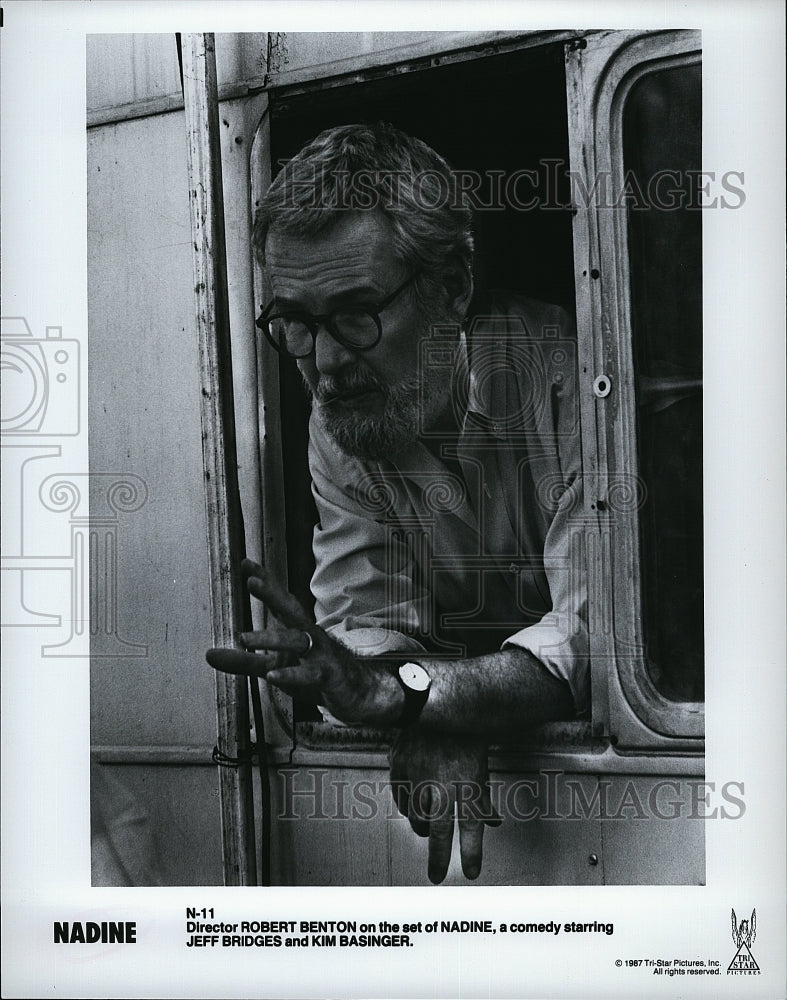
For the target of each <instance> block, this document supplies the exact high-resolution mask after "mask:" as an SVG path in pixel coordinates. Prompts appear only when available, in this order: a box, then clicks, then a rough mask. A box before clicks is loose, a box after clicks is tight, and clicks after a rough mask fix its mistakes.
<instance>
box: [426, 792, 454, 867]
mask: <svg viewBox="0 0 787 1000" xmlns="http://www.w3.org/2000/svg"><path fill="white" fill-rule="evenodd" d="M453 839H454V813H453V810H451V811H450V812H443V813H442V814H441V815H439V816H438V817H437V818H436V819H433V820H432V822H431V823H430V824H429V867H428V868H427V874H428V875H429V881H430V882H433V883H434V884H435V885H437V884H438V883H440V882H442V881H443V879H444V878H445V877H446V875H447V874H448V866H449V865H450V863H451V846H452V843H453Z"/></svg>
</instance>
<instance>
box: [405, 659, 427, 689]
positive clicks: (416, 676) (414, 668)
mask: <svg viewBox="0 0 787 1000" xmlns="http://www.w3.org/2000/svg"><path fill="white" fill-rule="evenodd" d="M399 676H400V677H401V678H402V683H403V684H405V685H406V686H407V687H409V688H410V690H411V691H428V690H429V685H430V684H431V683H432V678H431V677H430V676H429V674H428V673H427V672H426V671H425V670H424V668H423V667H422V666H421V665H420V664H419V663H403V664H402V665H401V666H400V667H399Z"/></svg>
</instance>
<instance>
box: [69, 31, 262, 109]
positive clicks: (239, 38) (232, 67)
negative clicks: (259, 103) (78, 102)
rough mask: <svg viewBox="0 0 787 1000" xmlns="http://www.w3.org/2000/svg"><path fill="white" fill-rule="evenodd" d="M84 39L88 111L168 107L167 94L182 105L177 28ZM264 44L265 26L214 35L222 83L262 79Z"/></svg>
mask: <svg viewBox="0 0 787 1000" xmlns="http://www.w3.org/2000/svg"><path fill="white" fill-rule="evenodd" d="M86 44H87V80H86V85H87V110H88V117H91V116H93V117H94V118H95V117H96V116H97V115H99V113H100V112H106V111H107V110H108V109H117V108H122V107H131V106H135V107H137V109H138V110H139V111H140V112H141V111H142V110H143V109H144V108H145V107H147V108H149V109H158V110H166V109H167V104H166V102H167V100H168V99H169V100H172V101H174V102H175V104H176V105H177V104H178V102H179V106H180V107H182V106H183V98H182V94H181V88H180V73H179V71H178V53H177V47H176V44H175V35H174V34H145V35H142V34H140V35H124V34H114V35H98V34H97V35H88V36H87V39H86ZM266 46H267V35H266V34H265V33H264V32H241V33H237V34H219V35H216V71H217V75H218V83H219V87H220V88H223V87H229V86H232V85H237V84H239V83H246V82H247V81H253V80H255V79H257V80H260V81H261V79H262V76H263V74H264V72H265V69H266V63H265V53H266ZM156 102H158V103H156ZM169 110H171V108H169ZM149 113H150V112H149Z"/></svg>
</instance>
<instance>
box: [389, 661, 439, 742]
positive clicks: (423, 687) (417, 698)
mask: <svg viewBox="0 0 787 1000" xmlns="http://www.w3.org/2000/svg"><path fill="white" fill-rule="evenodd" d="M394 677H396V679H397V680H398V681H399V684H400V685H401V688H402V691H404V708H403V709H402V714H401V715H400V716H399V720H398V722H397V723H396V725H397V726H403V727H404V726H411V725H412V724H413V723H414V722H415V720H416V719H417V718H418V716H419V715H420V714H421V710H422V709H423V707H424V705H425V704H426V699H427V698H428V697H429V689H430V688H431V686H432V678H431V677H430V676H429V674H428V673H427V671H426V670H425V669H424V668H423V667H422V666H421V664H420V663H412V662H410V661H408V662H407V663H400V664H399V665H398V666H397V667H395V668H394Z"/></svg>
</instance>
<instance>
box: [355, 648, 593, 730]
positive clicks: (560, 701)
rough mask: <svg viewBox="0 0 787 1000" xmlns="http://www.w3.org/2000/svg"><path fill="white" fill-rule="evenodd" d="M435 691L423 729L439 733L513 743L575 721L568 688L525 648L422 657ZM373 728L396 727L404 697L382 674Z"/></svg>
mask: <svg viewBox="0 0 787 1000" xmlns="http://www.w3.org/2000/svg"><path fill="white" fill-rule="evenodd" d="M416 659H417V660H418V662H419V663H421V664H422V665H423V666H424V667H425V668H426V669H427V671H428V672H429V674H430V676H431V678H432V686H431V690H430V691H429V698H428V699H427V702H426V704H425V705H424V708H423V711H422V713H421V716H420V718H419V725H420V726H422V727H423V728H425V729H430V730H434V731H435V732H445V733H450V734H452V735H465V736H476V737H486V738H492V737H494V738H497V739H501V740H503V739H512V738H515V737H517V736H519V735H521V734H522V733H523V732H526V731H527V730H528V729H530V728H531V727H533V726H537V725H540V724H541V723H543V722H549V721H552V720H555V719H569V718H572V717H573V715H574V704H573V699H572V697H571V692H570V690H569V687H568V685H567V684H566V683H565V682H564V681H561V680H559V679H558V678H556V677H555V676H554V675H553V674H551V673H550V672H549V671H548V670H547V669H546V667H544V666H543V664H541V663H540V662H539V661H538V660H537V659H536V658H535V657H534V656H533V655H532V654H531V653H529V652H527V650H524V649H518V648H513V649H505V650H502V651H500V652H497V653H490V654H487V655H485V656H479V657H475V658H473V659H466V660H450V661H446V660H437V659H432V658H430V657H428V656H418V657H416ZM379 678H380V683H379V689H378V697H377V698H376V699H375V708H374V712H373V716H374V717H370V718H369V719H368V720H367V721H368V722H369V723H371V724H376V725H382V726H393V725H395V724H396V721H397V719H398V718H399V715H400V714H401V711H402V706H403V703H404V694H403V692H402V689H401V687H400V686H399V683H398V682H397V680H396V679H395V678H394V677H393V675H392V674H391V673H390V672H388V671H386V670H385V669H382V670H381V672H380V674H379Z"/></svg>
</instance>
